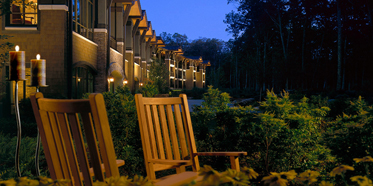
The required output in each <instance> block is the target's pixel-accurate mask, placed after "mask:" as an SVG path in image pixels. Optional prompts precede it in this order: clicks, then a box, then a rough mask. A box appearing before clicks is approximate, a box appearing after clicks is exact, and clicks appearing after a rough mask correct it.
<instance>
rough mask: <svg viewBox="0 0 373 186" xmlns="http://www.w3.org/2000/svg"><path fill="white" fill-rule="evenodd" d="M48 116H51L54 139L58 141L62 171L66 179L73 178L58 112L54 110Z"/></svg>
mask: <svg viewBox="0 0 373 186" xmlns="http://www.w3.org/2000/svg"><path fill="white" fill-rule="evenodd" d="M48 117H49V123H50V126H51V129H52V134H53V137H54V141H55V143H56V147H57V148H56V149H57V156H58V157H59V160H60V165H61V171H62V175H63V178H64V179H70V180H71V179H72V175H71V172H70V167H69V162H68V158H67V154H66V151H65V146H64V143H63V141H62V140H63V136H62V133H61V129H60V127H59V124H57V123H58V121H57V116H56V113H54V112H48Z"/></svg>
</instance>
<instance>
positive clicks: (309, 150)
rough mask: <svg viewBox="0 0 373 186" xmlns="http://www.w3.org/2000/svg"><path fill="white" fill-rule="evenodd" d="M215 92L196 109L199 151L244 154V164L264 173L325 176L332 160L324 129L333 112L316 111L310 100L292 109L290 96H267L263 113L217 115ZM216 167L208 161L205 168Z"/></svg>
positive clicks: (219, 112) (220, 111)
mask: <svg viewBox="0 0 373 186" xmlns="http://www.w3.org/2000/svg"><path fill="white" fill-rule="evenodd" d="M217 92H218V91H217V89H212V87H210V88H209V91H208V93H206V94H205V98H204V99H205V103H204V105H203V106H202V107H197V108H195V109H193V110H194V112H193V113H192V119H193V123H194V129H195V136H196V139H197V144H198V147H199V151H211V150H212V151H227V150H228V151H246V152H248V156H247V157H246V158H245V159H243V160H242V163H243V164H244V165H250V166H252V167H253V168H255V169H256V170H258V171H259V172H260V173H269V172H271V171H284V170H289V169H299V170H305V169H309V168H315V167H319V168H320V169H321V170H323V169H325V166H326V163H327V162H330V161H332V160H333V158H332V157H331V156H330V152H329V150H328V149H327V148H326V147H325V146H323V145H322V143H321V139H322V135H321V134H322V133H321V132H322V131H321V129H320V125H321V123H322V121H323V118H324V117H325V116H326V115H327V113H328V112H329V108H328V107H317V106H315V105H313V106H312V107H313V108H312V107H311V106H310V104H309V103H308V101H309V100H308V99H307V98H303V99H301V100H300V101H299V102H297V103H293V101H291V100H290V99H289V94H288V93H287V92H284V93H283V94H282V96H281V97H278V96H277V95H276V94H274V92H273V91H268V92H267V99H266V101H264V102H261V104H260V108H259V109H254V108H253V107H251V106H247V107H236V108H228V107H227V106H226V107H223V109H217V108H219V105H221V102H220V101H219V98H218V94H217ZM213 100H216V101H213ZM217 104H218V105H217ZM205 108H206V109H205ZM207 108H208V109H207ZM215 161H217V159H214V158H211V157H209V158H208V159H204V160H203V161H201V162H207V164H213V162H215ZM219 161H226V160H221V159H219ZM218 168H219V169H222V168H224V167H218Z"/></svg>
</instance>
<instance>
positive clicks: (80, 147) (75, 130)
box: [67, 113, 93, 184]
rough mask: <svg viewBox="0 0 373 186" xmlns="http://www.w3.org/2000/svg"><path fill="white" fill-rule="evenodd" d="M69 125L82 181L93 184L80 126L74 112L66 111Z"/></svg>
mask: <svg viewBox="0 0 373 186" xmlns="http://www.w3.org/2000/svg"><path fill="white" fill-rule="evenodd" d="M67 116H68V118H69V121H70V125H71V132H72V134H73V139H74V142H75V146H76V152H77V157H78V160H79V164H80V165H81V166H80V171H81V172H82V174H83V179H84V182H85V183H87V182H89V183H90V184H93V180H92V177H91V176H90V173H89V163H88V158H87V152H86V149H85V146H84V140H83V135H82V130H81V128H80V123H79V120H78V118H77V114H76V113H68V114H67Z"/></svg>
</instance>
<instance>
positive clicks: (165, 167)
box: [151, 161, 193, 174]
mask: <svg viewBox="0 0 373 186" xmlns="http://www.w3.org/2000/svg"><path fill="white" fill-rule="evenodd" d="M151 164H152V165H153V166H154V171H162V170H168V169H176V170H177V169H178V168H179V170H180V167H185V166H191V165H192V164H193V162H192V161H189V163H187V164H185V165H181V166H179V165H177V166H176V165H166V164H158V163H154V164H153V163H151ZM181 172H185V171H179V172H177V174H179V173H181Z"/></svg>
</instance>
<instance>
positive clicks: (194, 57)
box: [184, 56, 202, 60]
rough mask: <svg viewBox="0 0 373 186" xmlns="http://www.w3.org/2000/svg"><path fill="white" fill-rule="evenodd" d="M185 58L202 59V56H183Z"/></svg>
mask: <svg viewBox="0 0 373 186" xmlns="http://www.w3.org/2000/svg"><path fill="white" fill-rule="evenodd" d="M184 57H185V58H189V59H192V60H202V57H201V56H184Z"/></svg>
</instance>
